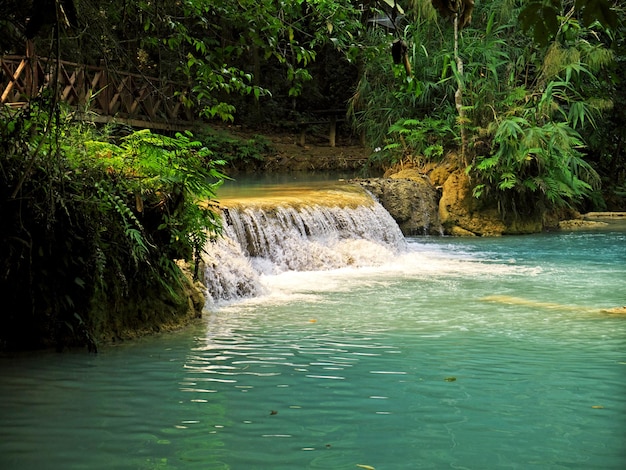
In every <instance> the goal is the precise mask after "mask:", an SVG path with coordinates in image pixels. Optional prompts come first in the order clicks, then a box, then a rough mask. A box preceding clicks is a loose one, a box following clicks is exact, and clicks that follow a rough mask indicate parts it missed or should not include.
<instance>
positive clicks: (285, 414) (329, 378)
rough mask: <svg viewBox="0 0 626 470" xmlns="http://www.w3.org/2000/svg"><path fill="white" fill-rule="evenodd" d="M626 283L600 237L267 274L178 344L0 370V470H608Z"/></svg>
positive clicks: (625, 249) (498, 243)
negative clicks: (253, 290)
mask: <svg viewBox="0 0 626 470" xmlns="http://www.w3.org/2000/svg"><path fill="white" fill-rule="evenodd" d="M624 281H626V234H625V233H624V232H611V231H602V232H574V233H564V234H551V235H537V236H527V237H505V238H498V239H475V240H474V239H473V240H458V239H446V238H441V239H434V238H424V239H412V240H409V249H408V250H407V251H406V252H403V253H400V254H398V256H397V257H396V258H394V259H392V260H390V261H389V263H386V264H382V265H378V266H373V267H361V268H342V269H336V270H330V271H323V272H294V271H287V272H282V273H279V274H276V275H264V276H262V282H263V285H264V289H265V290H264V291H265V294H264V295H261V296H258V297H256V298H252V299H248V300H245V301H240V302H237V303H233V304H230V305H226V306H223V307H222V308H220V309H219V310H217V311H214V312H212V313H211V314H208V315H207V317H206V318H205V321H204V322H203V323H202V324H198V325H196V326H194V327H192V328H190V329H187V330H185V331H181V332H177V333H174V334H171V335H164V336H160V337H155V338H147V339H143V340H140V341H137V342H133V343H129V344H125V345H121V346H117V347H110V348H105V349H104V351H103V352H102V353H101V354H99V355H97V356H94V355H88V354H85V353H76V354H73V353H70V354H62V355H58V354H32V355H27V356H20V357H15V358H3V359H2V360H1V362H0V372H1V374H2V382H1V383H0V468H2V469H24V468H46V469H72V468H76V469H79V468H81V469H82V468H89V469H94V468H103V469H104V468H107V469H109V468H116V469H119V468H128V469H131V468H133V469H137V468H140V469H188V468H191V469H196V468H197V469H272V470H273V469H285V470H286V469H289V470H292V469H298V468H311V469H316V468H319V469H355V468H359V467H358V465H363V466H371V467H373V468H375V469H377V470H381V469H393V470H397V469H415V468H433V469H439V468H468V469H485V468H518V469H529V468H533V469H559V468H562V469H571V468H581V469H590V468H598V469H600V468H601V469H611V468H614V469H621V468H624V462H625V461H626V460H625V458H626V454H625V450H624V442H625V441H624V439H625V438H626V395H625V394H624V389H625V386H626V317H624V316H620V315H610V314H605V313H602V312H600V311H599V309H603V308H606V307H610V306H617V305H624V304H626V298H625V297H624V295H625V294H624V289H623V286H624ZM507 299H508V300H507ZM510 299H521V301H511V300H510ZM555 306H556V307H555ZM561 307H562V308H561ZM361 468H363V467H361Z"/></svg>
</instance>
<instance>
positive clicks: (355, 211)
mask: <svg viewBox="0 0 626 470" xmlns="http://www.w3.org/2000/svg"><path fill="white" fill-rule="evenodd" d="M342 202H344V201H343V200H342V199H341V197H340V196H337V194H336V193H334V194H333V198H332V201H330V203H328V202H327V204H329V205H319V204H313V205H306V204H302V201H301V200H297V201H286V202H284V201H277V202H275V203H270V204H268V203H267V201H265V202H264V203H263V204H255V203H254V202H250V203H249V204H248V205H241V204H237V205H233V207H228V208H226V209H225V210H224V220H225V226H224V234H223V235H224V236H223V238H222V239H220V240H217V241H215V242H211V243H210V244H209V245H208V246H207V249H206V253H205V255H204V262H205V265H206V270H205V279H206V281H205V282H206V285H207V291H208V293H209V297H210V299H211V301H212V302H213V303H215V302H220V301H228V300H233V299H241V298H246V297H254V296H257V295H261V294H267V293H268V290H267V287H268V285H271V281H268V278H271V277H278V278H280V277H281V275H282V274H284V276H283V278H284V277H298V276H297V275H294V273H302V272H316V271H329V270H340V269H345V268H364V267H372V266H384V265H386V264H388V263H389V262H390V261H392V260H394V259H396V258H397V257H398V256H399V255H400V254H401V253H405V252H406V251H407V244H406V241H405V239H404V237H403V235H402V232H401V231H400V229H399V228H398V225H397V224H396V222H395V221H394V220H393V218H392V217H391V216H390V215H389V213H388V212H387V211H386V210H385V209H384V208H383V207H382V206H381V205H380V204H379V203H378V202H376V201H374V200H373V199H372V198H371V197H369V196H366V195H364V194H361V195H360V196H359V199H358V203H356V204H355V202H354V197H353V195H349V199H348V201H347V203H345V202H344V203H343V204H342ZM285 273H289V274H285ZM262 277H263V278H264V279H263V280H262V279H261V278H262ZM304 278H306V279H309V280H307V281H305V282H310V279H311V276H308V277H307V276H304ZM326 280H327V282H330V279H326Z"/></svg>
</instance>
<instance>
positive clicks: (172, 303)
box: [0, 101, 224, 348]
mask: <svg viewBox="0 0 626 470" xmlns="http://www.w3.org/2000/svg"><path fill="white" fill-rule="evenodd" d="M38 105H39V102H38V101H33V102H32V103H31V105H30V106H27V107H25V108H23V109H22V110H20V111H18V112H13V111H9V110H6V109H5V110H3V111H2V115H1V116H0V117H1V118H2V119H0V135H1V136H2V147H1V151H2V154H1V155H0V168H1V171H0V178H1V179H2V180H1V184H0V187H1V188H2V190H1V191H0V217H1V218H2V221H3V224H2V227H1V229H0V243H1V245H2V246H1V247H0V250H1V251H0V258H1V259H2V265H1V266H2V274H1V275H0V294H1V295H2V297H3V299H5V302H6V305H10V306H11V309H10V310H8V311H7V313H6V315H5V317H4V319H3V320H4V324H3V326H4V328H3V332H2V334H1V335H0V343H4V346H12V347H28V346H40V345H42V344H44V345H45V344H49V343H50V342H52V343H56V344H57V345H65V344H76V343H79V344H80V343H83V344H84V343H87V344H90V345H91V347H92V348H95V342H96V341H97V339H98V337H99V335H100V334H101V333H102V331H103V330H106V329H107V328H108V329H109V330H111V329H113V330H116V329H124V328H132V327H134V328H139V327H140V326H141V323H142V322H143V323H147V324H150V322H151V321H152V320H151V318H155V315H156V313H155V312H154V311H152V309H153V308H154V306H155V305H156V304H157V303H158V302H161V303H162V305H164V306H166V305H167V306H169V307H167V308H169V309H170V310H172V311H173V310H176V311H178V310H181V311H182V310H185V309H186V301H184V299H183V297H181V294H180V293H181V282H182V274H181V272H180V270H179V268H178V267H177V266H176V264H175V263H174V260H176V259H188V260H191V259H192V258H196V259H197V258H198V257H199V255H200V251H201V250H202V249H203V247H204V245H205V243H206V242H207V240H208V238H209V237H212V236H216V235H217V234H219V233H220V230H221V222H220V218H219V216H218V215H217V213H216V212H215V211H214V210H213V208H212V203H211V201H212V200H213V199H214V198H215V190H216V188H217V187H218V186H219V185H220V184H221V182H222V181H223V179H224V175H222V173H221V172H220V171H219V169H218V168H219V166H220V165H221V164H222V163H223V162H221V161H219V160H215V159H214V158H213V156H212V153H211V152H210V151H209V150H208V149H207V148H206V147H205V146H204V145H203V144H202V143H200V142H199V141H197V140H196V139H194V138H193V136H192V135H191V134H189V133H184V134H177V135H176V136H174V137H168V136H161V135H156V134H152V133H150V132H149V131H138V132H133V133H131V134H129V135H127V136H126V137H123V138H121V139H119V141H118V142H117V143H114V142H112V137H111V136H107V135H102V134H100V133H99V132H98V131H97V130H96V129H95V128H93V127H90V126H87V125H76V124H71V123H70V122H69V121H68V120H67V117H68V116H67V115H66V114H65V113H64V112H63V111H62V110H54V109H53V112H52V113H48V112H47V111H45V110H44V109H42V108H41V107H40V106H38ZM153 292H156V293H158V294H157V295H156V298H155V299H152V301H153V302H154V303H153V307H152V308H150V310H149V311H146V310H145V308H146V307H143V308H137V309H136V310H134V311H133V313H132V314H131V315H129V314H128V313H127V311H126V313H124V314H121V313H120V311H123V309H122V308H121V307H120V304H127V305H134V304H139V303H141V302H143V303H145V301H144V300H143V298H144V297H145V296H146V295H148V293H153ZM150 295H154V294H150ZM131 311H132V309H131ZM151 312H152V313H151ZM131 325H132V326H131ZM0 346H2V344H0Z"/></svg>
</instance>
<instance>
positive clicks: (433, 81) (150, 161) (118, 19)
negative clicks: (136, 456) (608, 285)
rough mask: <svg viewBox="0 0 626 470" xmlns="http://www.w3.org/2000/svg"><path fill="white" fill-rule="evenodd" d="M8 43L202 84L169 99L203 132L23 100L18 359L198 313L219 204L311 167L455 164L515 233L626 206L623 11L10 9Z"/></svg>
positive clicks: (10, 251) (11, 296) (9, 136)
mask: <svg viewBox="0 0 626 470" xmlns="http://www.w3.org/2000/svg"><path fill="white" fill-rule="evenodd" d="M0 30H2V35H0V54H2V55H3V56H8V55H18V54H19V55H21V54H23V53H24V50H25V48H26V44H29V45H30V46H29V47H31V48H34V50H35V51H37V54H38V55H39V56H45V57H50V58H53V59H54V58H56V59H58V60H61V59H62V60H67V61H72V62H74V63H80V64H87V65H101V64H104V65H105V66H106V68H107V69H109V70H112V71H115V70H119V71H130V72H133V73H135V74H138V75H141V76H146V77H158V78H159V79H161V80H171V81H174V82H180V83H184V84H186V86H187V90H188V91H187V92H185V93H180V94H175V95H174V96H168V97H163V98H164V99H169V100H174V101H176V102H180V103H182V104H183V105H184V106H185V107H186V108H187V109H188V110H189V112H190V113H193V116H194V120H193V125H191V126H189V129H186V130H179V131H161V132H159V131H158V130H155V129H152V130H149V129H140V128H137V127H132V126H130V125H128V124H125V123H123V122H119V121H115V120H110V121H109V122H106V123H102V121H98V120H97V119H88V117H89V114H90V112H89V103H90V101H92V100H95V99H97V96H90V97H87V99H86V101H85V103H84V106H83V108H82V109H77V108H76V107H71V106H68V105H67V104H66V103H64V102H63V100H62V99H61V90H58V89H55V88H54V86H53V87H49V88H46V89H42V90H40V92H39V93H38V94H37V95H36V96H32V97H26V96H24V97H23V98H20V99H19V100H18V101H19V103H18V104H16V103H11V105H9V104H5V96H4V95H3V104H2V107H1V108H0V152H1V153H0V179H1V183H0V221H1V226H0V295H1V298H2V299H3V308H2V318H1V322H2V327H1V328H0V350H15V349H29V348H40V347H57V348H59V349H64V348H67V347H74V346H81V347H88V348H89V349H90V350H93V351H95V350H97V347H98V344H101V343H103V342H111V341H119V340H123V339H126V338H132V337H134V336H136V335H138V334H142V333H147V332H156V331H162V330H166V329H168V328H174V327H177V326H179V325H182V324H184V323H186V322H188V321H190V320H191V319H193V318H195V317H197V316H198V315H199V312H201V310H202V303H203V301H202V298H201V295H200V294H199V293H198V292H197V291H198V289H197V287H195V286H194V283H195V282H197V279H198V260H199V255H200V253H201V251H202V249H203V247H204V245H205V244H206V243H207V242H209V241H210V240H211V239H213V238H215V237H219V236H220V233H221V219H220V215H219V210H218V208H217V207H218V206H217V204H218V201H217V196H216V191H217V189H218V188H219V186H220V185H221V184H223V182H224V181H225V180H227V179H228V178H230V177H233V176H235V175H236V174H239V173H242V172H262V171H277V170H298V169H300V168H295V167H293V166H289V165H288V164H281V163H280V162H281V161H282V160H290V161H293V158H292V157H293V156H294V155H293V154H296V153H297V154H298V155H300V157H299V158H296V161H299V162H302V161H303V160H304V161H306V162H307V164H308V165H309V167H308V168H311V167H312V168H313V169H315V168H316V165H317V167H318V168H319V169H331V170H332V169H336V168H335V167H333V165H335V164H336V161H337V160H338V158H335V159H333V156H336V155H341V156H342V157H341V158H342V159H343V160H342V161H344V162H347V161H349V162H351V163H349V165H350V167H351V168H352V169H355V170H358V171H359V174H361V175H362V176H382V175H383V174H386V175H388V174H392V173H394V172H396V173H397V172H399V171H401V170H406V169H413V170H416V171H417V172H418V173H420V174H423V175H432V173H433V172H436V171H438V170H436V169H437V168H442V167H445V168H447V170H446V171H447V174H448V175H449V174H455V175H456V178H457V179H459V180H463V181H464V184H465V185H466V187H467V190H468V195H469V199H471V204H472V207H474V208H475V209H476V210H477V211H480V210H488V211H491V212H492V213H495V214H497V216H498V217H500V218H501V219H502V220H504V221H507V220H508V221H511V220H520V219H529V218H530V219H534V220H544V219H545V218H546V217H547V215H551V216H553V217H558V214H565V213H567V214H568V215H570V216H571V214H576V213H584V212H589V211H624V210H626V158H625V155H624V154H625V151H626V91H625V90H624V85H625V83H626V7H625V6H624V4H623V2H620V1H618V0H530V1H519V0H493V1H484V0H483V1H481V0H432V1H431V0H363V1H354V0H293V1H276V0H255V1H252V0H239V1H237V2H232V1H230V0H211V1H209V0H185V1H169V0H161V1H158V0H157V1H146V0H109V1H106V2H94V1H91V0H27V1H25V2H18V1H16V0H1V1H0ZM49 63H50V67H51V70H52V69H53V67H54V63H55V62H54V60H52V61H50V62H49ZM1 73H2V74H3V76H2V82H3V83H9V81H10V73H9V71H8V70H6V69H3V70H2V72H1ZM330 122H333V123H336V136H335V135H333V137H332V140H333V144H334V145H336V146H331V145H330V144H329V143H328V127H329V123H330ZM307 132H308V135H305V133H307ZM333 132H334V131H333ZM305 137H306V140H305ZM335 139H336V142H335ZM316 149H317V152H316ZM316 155H317V157H319V158H318V159H317V160H316V159H315V158H316ZM284 157H287V158H284ZM311 160H312V161H313V162H314V163H311V162H310V161H311ZM333 160H334V161H335V163H333ZM315 162H317V163H315ZM345 164H346V165H348V163H345ZM434 184H436V182H435V183H434ZM554 214H556V215H554ZM450 233H453V232H452V231H450Z"/></svg>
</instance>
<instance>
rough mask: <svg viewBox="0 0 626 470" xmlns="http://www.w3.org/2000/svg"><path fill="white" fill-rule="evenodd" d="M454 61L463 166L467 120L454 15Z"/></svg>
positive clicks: (457, 23)
mask: <svg viewBox="0 0 626 470" xmlns="http://www.w3.org/2000/svg"><path fill="white" fill-rule="evenodd" d="M454 60H455V62H456V69H457V73H456V83H457V89H456V92H455V93H454V103H455V105H456V110H457V112H458V113H459V129H460V132H461V163H462V164H463V165H465V166H467V165H468V162H467V156H466V152H467V132H466V128H465V124H466V121H467V118H466V117H465V108H463V60H462V59H461V57H460V56H459V14H458V12H457V13H456V14H455V15H454Z"/></svg>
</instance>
